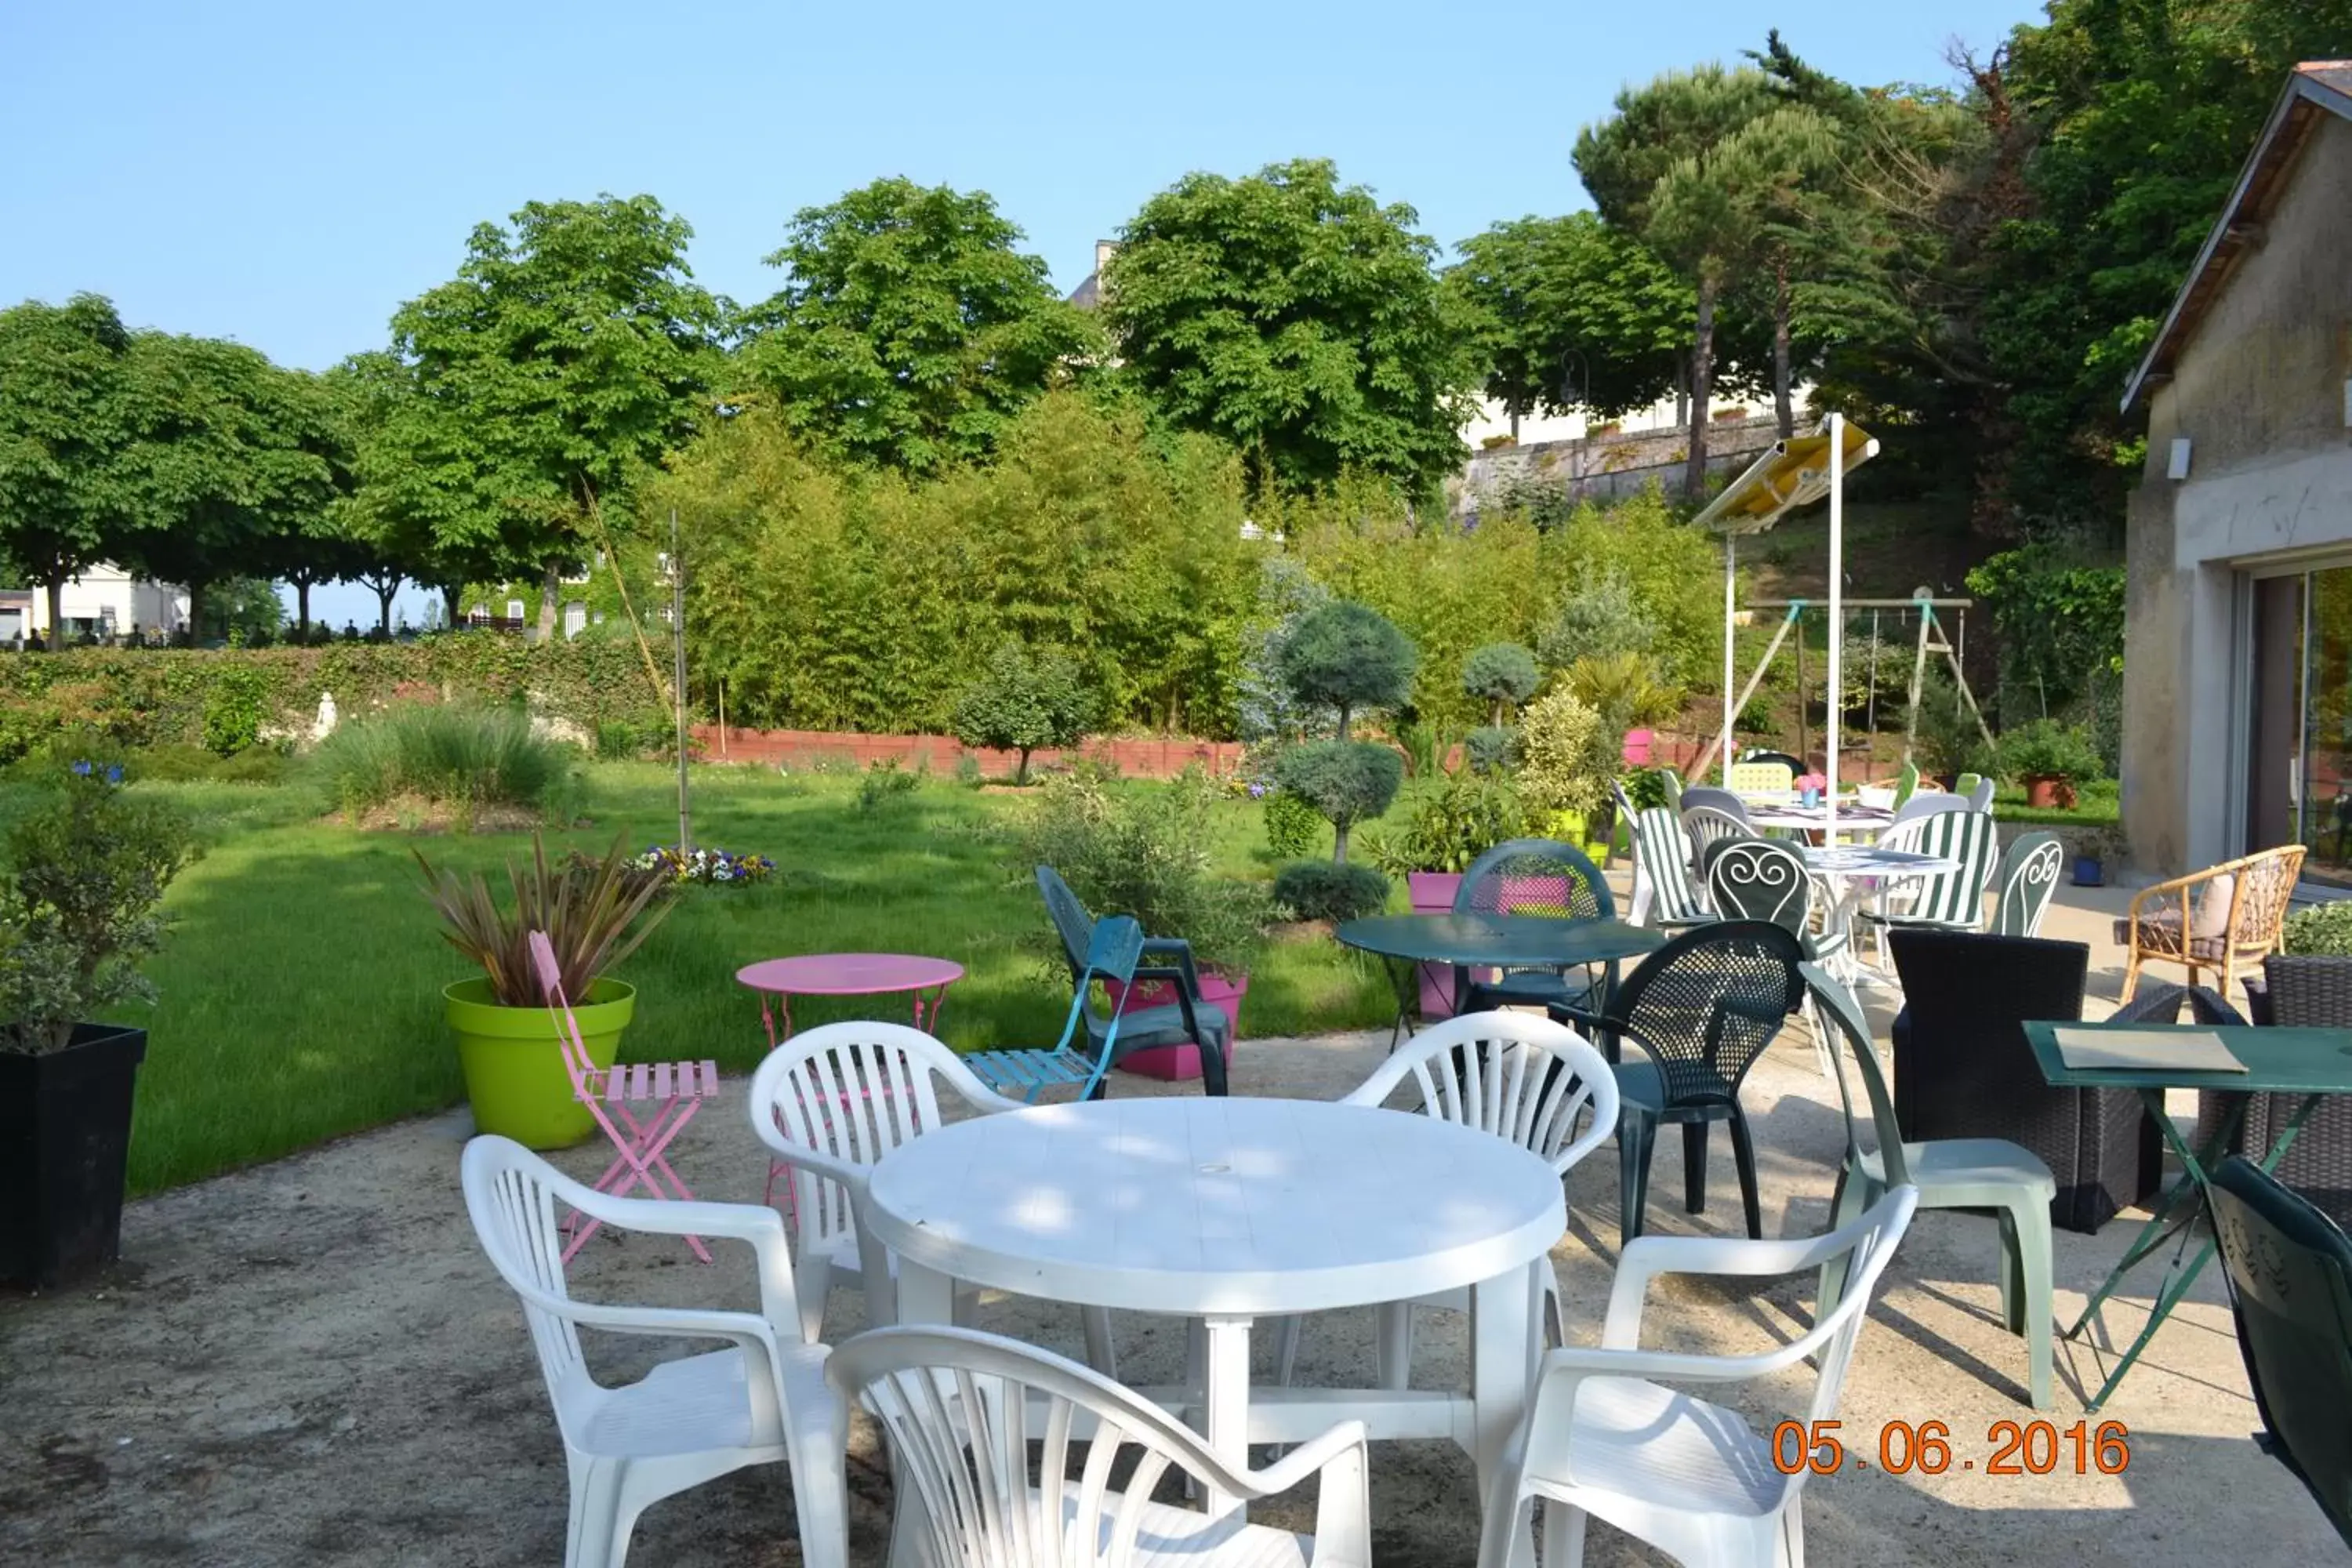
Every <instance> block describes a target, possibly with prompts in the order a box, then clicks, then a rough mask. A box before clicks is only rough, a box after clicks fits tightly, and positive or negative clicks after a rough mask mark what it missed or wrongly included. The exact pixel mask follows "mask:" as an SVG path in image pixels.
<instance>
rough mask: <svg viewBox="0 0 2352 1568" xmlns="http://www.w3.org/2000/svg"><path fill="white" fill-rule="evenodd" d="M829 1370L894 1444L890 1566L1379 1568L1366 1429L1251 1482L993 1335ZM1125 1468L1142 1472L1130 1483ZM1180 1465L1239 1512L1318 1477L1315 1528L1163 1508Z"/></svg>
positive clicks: (944, 1332)
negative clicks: (1309, 1531)
mask: <svg viewBox="0 0 2352 1568" xmlns="http://www.w3.org/2000/svg"><path fill="white" fill-rule="evenodd" d="M826 1375H827V1376H828V1377H829V1378H830V1379H831V1380H832V1382H833V1385H834V1387H835V1389H837V1390H838V1391H839V1392H840V1393H841V1394H842V1395H843V1396H844V1397H845V1398H848V1399H855V1400H856V1401H858V1402H859V1403H860V1404H862V1405H865V1407H866V1409H867V1410H869V1411H871V1412H872V1413H873V1414H874V1415H875V1417H876V1418H877V1420H878V1421H880V1423H881V1425H882V1430H883V1434H884V1436H885V1437H886V1438H887V1440H888V1443H889V1446H890V1458H891V1478H892V1480H893V1483H894V1484H893V1492H894V1495H895V1499H896V1513H895V1515H894V1517H893V1519H892V1520H891V1525H890V1563H892V1565H893V1568H915V1565H917V1564H921V1565H923V1568H1085V1565H1089V1564H1097V1563H1100V1564H1108V1565H1111V1568H1130V1565H1133V1568H1145V1565H1149V1564H1155V1563H1183V1564H1186V1565H1187V1568H1370V1563H1371V1560H1372V1558H1371V1549H1372V1543H1371V1515H1370V1496H1369V1492H1368V1489H1367V1484H1366V1479H1365V1471H1366V1463H1365V1446H1364V1425H1363V1423H1362V1422H1360V1421H1343V1422H1340V1423H1339V1425H1337V1426H1333V1427H1331V1428H1330V1429H1329V1430H1328V1431H1327V1432H1325V1433H1323V1434H1322V1435H1321V1436H1318V1437H1315V1438H1312V1439H1310V1440H1308V1441H1307V1442H1305V1443H1302V1444H1300V1445H1298V1446H1297V1447H1295V1448H1293V1449H1291V1450H1290V1451H1289V1452H1288V1453H1287V1454H1286V1455H1285V1456H1284V1457H1283V1458H1282V1459H1281V1460H1280V1461H1279V1462H1277V1463H1276V1464H1273V1465H1269V1466H1268V1467H1266V1468H1265V1469H1262V1470H1244V1469H1236V1468H1234V1467H1233V1466H1232V1465H1230V1464H1229V1463H1227V1462H1226V1461H1225V1460H1224V1459H1223V1458H1220V1457H1219V1456H1218V1455H1217V1454H1215V1453H1213V1452H1212V1451H1211V1450H1210V1448H1209V1447H1208V1445H1207V1444H1206V1443H1204V1442H1202V1439H1201V1438H1200V1436H1198V1435H1197V1434H1195V1433H1193V1432H1192V1431H1191V1430H1190V1429H1188V1428H1187V1427H1185V1426H1183V1425H1182V1424H1181V1422H1179V1421H1177V1420H1176V1419H1175V1418H1174V1417H1173V1416H1171V1415H1169V1414H1168V1413H1167V1412H1166V1411H1164V1410H1162V1409H1160V1407H1159V1406H1158V1405H1153V1404H1152V1403H1150V1401H1149V1400H1146V1399H1143V1398H1141V1397H1139V1396H1138V1395H1137V1394H1133V1393H1131V1392H1129V1390H1127V1389H1125V1388H1122V1387H1120V1386H1119V1385H1118V1384H1116V1383H1113V1382H1112V1381H1111V1380H1110V1379H1108V1378H1107V1377H1104V1376H1102V1375H1101V1374H1100V1373H1094V1372H1089V1371H1088V1370H1087V1369H1086V1368H1085V1367H1082V1366H1079V1365H1078V1364H1077V1363H1075V1362H1069V1361H1065V1360H1064V1359H1063V1358H1061V1357H1060V1356H1057V1355H1053V1354H1050V1353H1048V1352H1045V1351H1041V1350H1037V1349H1035V1348H1034V1347H1032V1346H1029V1345H1025V1344H1022V1343H1020V1342H1017V1341H1014V1340H1006V1339H999V1338H997V1337H996V1336H995V1335H992V1334H982V1333H977V1332H974V1331H971V1330H968V1329H940V1328H899V1329H881V1330H877V1331H875V1332H873V1333H868V1334H860V1335H858V1336H857V1337H856V1339H854V1340H851V1341H849V1342H847V1343H846V1344H844V1345H843V1346H842V1347H841V1348H840V1349H839V1350H838V1351H836V1352H834V1357H833V1362H832V1364H831V1366H829V1367H828V1368H827V1369H826ZM1032 1444H1035V1445H1037V1446H1038V1447H1039V1449H1040V1454H1039V1458H1038V1461H1037V1463H1036V1465H1035V1467H1034V1479H1033V1473H1032V1465H1031V1460H1030V1457H1029V1450H1030V1446H1031V1445H1032ZM1076 1445H1083V1446H1084V1448H1085V1456H1084V1458H1082V1459H1081V1458H1077V1457H1076V1455H1074V1454H1073V1452H1072V1449H1073V1447H1074V1446H1076ZM1130 1457H1132V1458H1134V1459H1135V1461H1136V1462H1135V1464H1134V1467H1133V1469H1132V1471H1131V1473H1127V1474H1124V1475H1121V1474H1120V1469H1121V1466H1122V1462H1123V1461H1124V1460H1126V1459H1128V1458H1130ZM1074 1462H1075V1464H1076V1470H1077V1473H1076V1476H1075V1477H1074V1476H1073V1475H1072V1474H1071V1471H1072V1468H1073V1464H1074ZM1171 1468H1172V1469H1174V1470H1175V1471H1177V1472H1178V1473H1179V1474H1181V1475H1183V1476H1185V1477H1187V1478H1189V1479H1192V1480H1193V1481H1195V1482H1197V1483H1198V1485H1199V1486H1200V1487H1201V1488H1202V1489H1204V1490H1205V1491H1206V1492H1207V1493H1208V1495H1209V1496H1210V1498H1212V1499H1216V1498H1219V1497H1223V1498H1229V1499H1235V1500H1240V1501H1242V1502H1245V1503H1246V1502H1254V1501H1255V1500H1258V1499H1261V1498H1266V1497H1272V1496H1275V1495H1276V1494H1277V1493H1281V1492H1286V1491H1288V1490H1290V1489H1292V1488H1293V1487H1296V1486H1297V1485H1298V1484H1299V1483H1300V1482H1302V1481H1304V1480H1306V1479H1307V1478H1308V1477H1310V1476H1317V1477H1319V1478H1320V1485H1319V1487H1318V1495H1317V1497H1316V1503H1315V1532H1314V1534H1313V1535H1311V1536H1299V1535H1293V1534H1292V1533H1290V1532H1289V1531H1283V1530H1276V1529H1272V1528H1269V1527H1267V1526H1265V1525H1253V1524H1248V1523H1245V1522H1244V1517H1243V1515H1242V1513H1241V1512H1240V1511H1239V1510H1227V1511H1223V1512H1206V1511H1200V1510H1192V1509H1188V1508H1180V1507H1176V1506H1174V1505H1172V1504H1165V1503H1156V1502H1153V1501H1152V1500H1151V1495H1152V1492H1153V1489H1155V1488H1156V1487H1157V1486H1158V1485H1159V1483H1160V1479H1161V1478H1163V1477H1164V1476H1166V1475H1167V1473H1168V1472H1169V1471H1170V1470H1171ZM1114 1477H1118V1481H1119V1487H1120V1489H1114V1488H1113V1480H1114Z"/></svg>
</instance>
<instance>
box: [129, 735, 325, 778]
mask: <svg viewBox="0 0 2352 1568" xmlns="http://www.w3.org/2000/svg"><path fill="white" fill-rule="evenodd" d="M128 766H129V767H130V770H131V776H132V777H133V778H136V779H141V780H152V781H154V782H155V783H158V784H187V783H194V782H196V781H199V780H214V781H217V782H220V783H223V784H279V783H282V782H284V780H285V778H286V776H287V774H288V773H289V772H290V771H291V770H292V767H293V759H292V758H291V757H289V755H287V753H286V752H282V751H279V750H278V749H276V748H275V747H270V746H253V747H249V748H247V750H245V751H242V752H237V753H236V755H235V756H233V757H223V756H216V755H215V754H214V753H213V752H207V751H205V750H204V749H203V748H201V747H197V746H180V745H166V746H149V747H147V748H145V749H144V750H142V751H137V752H131V753H130V755H129V758H128Z"/></svg>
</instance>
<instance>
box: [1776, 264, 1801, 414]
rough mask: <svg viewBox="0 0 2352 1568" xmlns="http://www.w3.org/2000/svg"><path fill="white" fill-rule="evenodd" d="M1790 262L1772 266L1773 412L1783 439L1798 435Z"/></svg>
mask: <svg viewBox="0 0 2352 1568" xmlns="http://www.w3.org/2000/svg"><path fill="white" fill-rule="evenodd" d="M1789 316H1790V303H1789V258H1787V257H1785V256H1783V257H1780V258H1776V259H1775V260H1774V261H1773V263H1772V412H1773V414H1774V415H1775V416H1778V417H1779V419H1780V439H1781V440H1783V441H1786V440H1788V439H1789V438H1790V437H1792V436H1794V435H1795V434H1796V433H1797V409H1796V405H1795V404H1794V402H1793V401H1792V400H1791V399H1790V387H1789V381H1790V375H1789Z"/></svg>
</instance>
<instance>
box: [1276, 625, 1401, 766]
mask: <svg viewBox="0 0 2352 1568" xmlns="http://www.w3.org/2000/svg"><path fill="white" fill-rule="evenodd" d="M1419 658H1420V655H1419V654H1418V653H1417V652H1416V651H1415V650H1414V648H1413V646H1412V639H1411V638H1410V637H1406V636H1405V635H1404V633H1402V632H1401V631H1399V630H1397V628H1396V625H1395V623H1394V622H1392V621H1391V620H1390V619H1389V618H1388V617H1387V616H1383V615H1381V613H1380V612H1379V611H1378V610H1375V609H1373V608H1372V607H1371V606H1370V605H1360V604H1356V603H1354V602H1353V601H1351V600H1345V599H1342V600H1339V601H1336V602H1334V603H1332V604H1328V605H1318V607H1316V608H1315V609H1312V610H1309V611H1307V613H1306V614H1305V615H1303V616H1299V617H1298V622H1297V625H1296V626H1293V627H1291V630H1290V636H1289V637H1287V638H1286V639H1285V640H1284V642H1283V645H1282V654H1281V666H1282V677H1283V680H1284V682H1285V683H1286V685H1287V686H1288V687H1289V689H1290V695H1291V697H1292V698H1293V699H1294V700H1297V702H1299V703H1301V704H1306V705H1318V706H1322V707H1327V708H1331V709H1335V710H1338V712H1339V739H1341V740H1343V741H1344V740H1346V739H1347V738H1348V724H1349V720H1350V719H1352V718H1353V717H1354V715H1355V714H1357V713H1358V712H1360V711H1361V710H1364V709H1367V708H1395V707H1399V706H1401V705H1402V703H1403V702H1404V700H1406V698H1407V697H1408V696H1410V695H1411V694H1412V672H1413V667H1414V665H1415V664H1416V663H1417V662H1418V661H1419Z"/></svg>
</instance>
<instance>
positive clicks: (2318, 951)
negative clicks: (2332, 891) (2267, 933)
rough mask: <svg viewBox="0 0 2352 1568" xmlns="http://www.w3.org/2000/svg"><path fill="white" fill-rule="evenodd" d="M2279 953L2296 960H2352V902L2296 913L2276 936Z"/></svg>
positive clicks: (2341, 900)
mask: <svg viewBox="0 0 2352 1568" xmlns="http://www.w3.org/2000/svg"><path fill="white" fill-rule="evenodd" d="M2279 951H2280V952H2285V953H2291V954H2294V955H2295V956H2297V957H2303V956H2310V957H2324V958H2352V899H2335V900H2329V901H2328V902H2326V903H2324V904H2314V905H2312V906H2311V907H2310V908H2308V909H2303V910H2296V911H2295V912H2294V914H2291V915H2289V916H2288V917H2287V920H2286V924H2285V926H2284V928H2282V930H2281V931H2280V933H2279Z"/></svg>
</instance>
